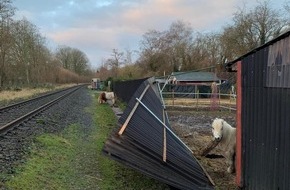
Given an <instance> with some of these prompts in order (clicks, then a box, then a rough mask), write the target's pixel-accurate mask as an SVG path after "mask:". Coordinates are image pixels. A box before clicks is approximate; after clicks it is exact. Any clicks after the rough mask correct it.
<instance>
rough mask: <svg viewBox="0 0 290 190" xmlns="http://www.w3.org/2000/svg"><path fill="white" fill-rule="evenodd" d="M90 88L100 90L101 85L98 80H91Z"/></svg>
mask: <svg viewBox="0 0 290 190" xmlns="http://www.w3.org/2000/svg"><path fill="white" fill-rule="evenodd" d="M91 86H92V87H91V89H92V90H101V88H102V84H101V80H100V78H93V79H92V84H91Z"/></svg>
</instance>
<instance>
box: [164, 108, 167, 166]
mask: <svg viewBox="0 0 290 190" xmlns="http://www.w3.org/2000/svg"><path fill="white" fill-rule="evenodd" d="M163 123H165V110H164V109H163ZM166 155H167V142H166V128H165V127H163V162H166Z"/></svg>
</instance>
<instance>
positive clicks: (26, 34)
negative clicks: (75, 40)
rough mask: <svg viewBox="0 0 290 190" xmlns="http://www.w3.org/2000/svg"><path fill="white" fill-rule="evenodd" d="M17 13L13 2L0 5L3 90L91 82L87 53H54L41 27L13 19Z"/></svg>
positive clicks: (65, 50) (73, 50)
mask: <svg viewBox="0 0 290 190" xmlns="http://www.w3.org/2000/svg"><path fill="white" fill-rule="evenodd" d="M15 11H16V8H15V7H14V6H13V4H12V0H1V1H0V41H1V43H0V90H1V89H7V88H13V87H22V86H30V87H31V86H39V85H43V84H51V83H52V84H55V83H73V82H74V83H78V82H87V81H90V78H91V76H92V75H93V71H92V69H91V68H90V64H89V60H88V58H87V56H86V54H85V53H83V52H82V51H80V50H78V49H76V48H72V47H68V46H60V47H59V48H57V49H56V50H55V52H52V51H50V50H49V49H48V47H47V46H46V39H45V38H44V37H43V36H42V35H41V33H40V32H39V30H38V28H37V26H35V25H33V24H32V23H30V22H29V21H28V20H26V19H22V20H14V19H13V18H12V17H13V16H14V14H15Z"/></svg>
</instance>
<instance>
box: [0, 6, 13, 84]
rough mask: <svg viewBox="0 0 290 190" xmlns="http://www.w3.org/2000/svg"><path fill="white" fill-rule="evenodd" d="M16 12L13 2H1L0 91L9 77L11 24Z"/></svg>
mask: <svg viewBox="0 0 290 190" xmlns="http://www.w3.org/2000/svg"><path fill="white" fill-rule="evenodd" d="M14 11H15V8H14V7H13V6H12V1H11V0H1V1H0V42H1V43H0V89H1V88H2V87H3V85H4V82H5V81H6V80H7V79H8V76H9V75H8V74H7V73H8V72H9V63H8V61H9V57H8V54H9V49H10V47H11V43H12V37H11V32H10V23H11V21H12V19H11V18H12V16H13V15H14Z"/></svg>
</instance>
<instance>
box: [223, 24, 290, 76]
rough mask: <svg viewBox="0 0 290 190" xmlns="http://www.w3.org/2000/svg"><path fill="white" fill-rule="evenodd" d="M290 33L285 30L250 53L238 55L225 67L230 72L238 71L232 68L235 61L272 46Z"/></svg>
mask: <svg viewBox="0 0 290 190" xmlns="http://www.w3.org/2000/svg"><path fill="white" fill-rule="evenodd" d="M289 35H290V30H289V31H287V32H285V33H284V34H281V35H280V36H278V37H277V38H274V39H273V40H271V41H269V42H267V43H265V44H263V45H261V46H259V47H257V48H255V49H253V50H252V51H249V52H248V53H246V54H244V55H242V56H240V57H238V58H237V59H235V60H233V61H230V62H228V63H226V64H225V67H226V69H227V71H229V72H236V71H233V70H232V67H233V65H234V64H235V63H237V62H238V61H240V60H242V59H243V58H245V57H247V56H248V55H251V54H253V53H255V52H257V51H259V50H261V49H263V48H265V47H267V46H270V45H272V44H274V43H276V42H277V41H279V40H281V39H284V38H286V37H288V36H289Z"/></svg>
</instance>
